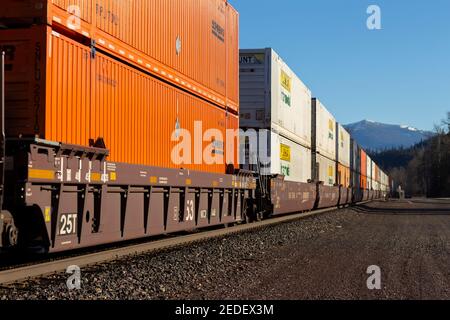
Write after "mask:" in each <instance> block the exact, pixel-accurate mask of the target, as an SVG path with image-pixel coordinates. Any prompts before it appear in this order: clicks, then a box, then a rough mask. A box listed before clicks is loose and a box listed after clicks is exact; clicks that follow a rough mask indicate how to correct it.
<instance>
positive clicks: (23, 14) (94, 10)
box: [0, 0, 239, 114]
mask: <svg viewBox="0 0 450 320" xmlns="http://www.w3.org/2000/svg"><path fill="white" fill-rule="evenodd" d="M0 20H1V22H2V23H3V24H5V25H23V24H29V25H32V24H36V23H38V24H39V23H40V24H48V25H50V26H52V27H53V28H54V30H57V29H58V28H59V29H62V28H63V29H65V30H71V32H73V35H72V37H75V34H78V36H81V37H83V38H84V40H83V41H86V43H92V44H93V46H94V47H95V48H96V49H98V50H102V51H105V52H107V53H109V54H112V55H114V56H116V57H119V58H120V59H123V60H124V61H126V62H127V63H131V64H133V65H135V66H137V67H139V68H142V69H143V70H145V72H149V73H152V74H156V75H157V76H158V77H160V78H162V79H164V80H165V81H168V82H171V83H173V84H175V85H177V86H179V87H180V88H182V89H183V90H187V91H190V92H192V93H194V94H196V95H198V96H201V97H203V98H204V99H207V100H208V101H210V102H212V103H214V104H217V105H220V106H223V107H225V106H227V107H228V108H229V109H231V110H233V111H234V112H235V113H236V114H237V113H238V111H239V108H238V106H239V72H238V68H239V65H238V59H239V48H238V43H239V38H238V35H239V16H238V13H237V11H236V10H235V9H234V8H233V7H232V6H231V5H229V4H228V2H227V1H226V0H3V3H2V10H1V12H0Z"/></svg>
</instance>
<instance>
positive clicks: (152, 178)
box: [150, 177, 158, 183]
mask: <svg viewBox="0 0 450 320" xmlns="http://www.w3.org/2000/svg"><path fill="white" fill-rule="evenodd" d="M150 183H158V177H150Z"/></svg>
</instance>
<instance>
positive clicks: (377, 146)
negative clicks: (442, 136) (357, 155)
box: [345, 120, 433, 151]
mask: <svg viewBox="0 0 450 320" xmlns="http://www.w3.org/2000/svg"><path fill="white" fill-rule="evenodd" d="M345 128H346V129H347V130H348V131H349V132H350V134H351V135H352V136H353V138H354V139H355V140H356V141H357V142H358V143H359V144H360V145H361V146H362V147H363V148H364V149H367V150H374V151H377V150H384V149H391V148H398V147H402V146H403V147H404V148H408V147H411V146H413V145H415V144H417V143H419V142H421V141H424V140H427V139H428V138H429V137H431V136H432V135H433V133H432V132H429V131H423V130H419V129H417V128H414V127H411V126H409V125H393V124H385V123H379V122H375V121H371V120H363V121H360V122H356V123H352V124H348V125H346V126H345Z"/></svg>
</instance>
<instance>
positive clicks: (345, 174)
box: [337, 163, 350, 188]
mask: <svg viewBox="0 0 450 320" xmlns="http://www.w3.org/2000/svg"><path fill="white" fill-rule="evenodd" d="M337 166H338V184H339V185H343V186H344V187H345V188H348V187H350V168H348V167H346V166H344V165H342V164H340V163H338V164H337Z"/></svg>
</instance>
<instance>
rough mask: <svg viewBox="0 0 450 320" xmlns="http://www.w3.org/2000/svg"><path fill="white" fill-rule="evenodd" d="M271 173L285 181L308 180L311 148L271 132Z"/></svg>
mask: <svg viewBox="0 0 450 320" xmlns="http://www.w3.org/2000/svg"><path fill="white" fill-rule="evenodd" d="M271 160H272V161H271V168H272V172H271V173H272V174H281V175H283V176H285V180H286V181H294V182H305V183H306V182H308V180H310V179H311V149H309V148H306V147H303V146H301V145H299V144H297V143H295V142H292V141H290V140H288V139H286V138H284V137H282V136H281V135H279V134H276V133H272V157H271Z"/></svg>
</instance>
